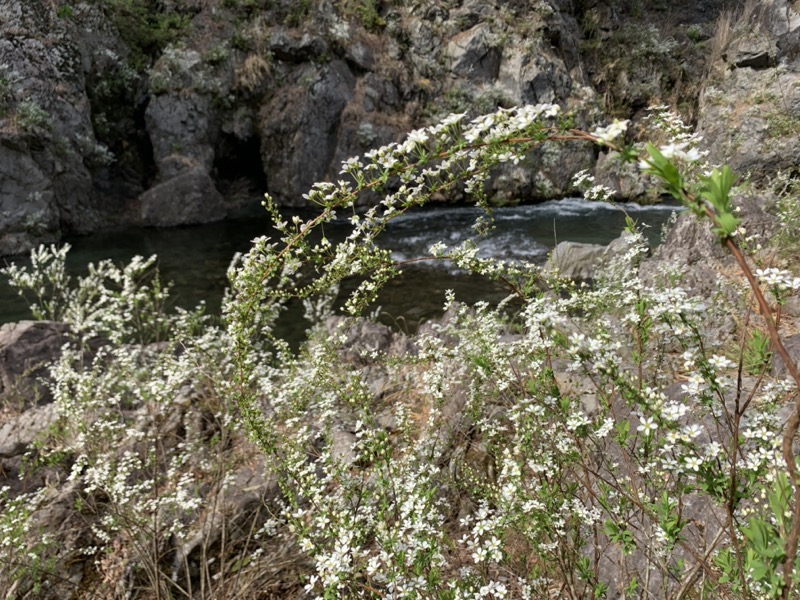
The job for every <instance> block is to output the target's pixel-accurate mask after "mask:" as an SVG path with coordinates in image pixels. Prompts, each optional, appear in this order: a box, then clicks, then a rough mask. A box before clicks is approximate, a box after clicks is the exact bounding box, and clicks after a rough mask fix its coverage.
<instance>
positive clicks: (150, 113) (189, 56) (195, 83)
mask: <svg viewBox="0 0 800 600" xmlns="http://www.w3.org/2000/svg"><path fill="white" fill-rule="evenodd" d="M218 85H221V84H220V82H215V81H213V79H212V76H211V75H210V74H209V73H208V72H207V70H206V65H205V63H204V62H203V60H202V57H201V55H200V53H199V52H197V51H196V50H189V49H183V48H170V49H168V50H167V52H165V53H164V55H163V56H162V57H161V59H160V60H159V61H158V62H157V63H156V64H155V65H154V67H153V71H152V74H151V75H150V88H151V91H153V92H154V95H153V97H152V98H151V100H150V103H149V104H148V105H147V111H146V113H145V119H146V123H147V131H148V134H149V135H150V141H151V143H152V144H153V157H154V159H155V162H156V166H157V168H158V175H159V178H160V179H161V180H162V181H166V180H168V179H170V178H171V177H174V176H176V175H178V174H179V173H183V172H185V171H187V170H189V169H192V168H195V167H200V168H202V169H204V170H205V171H206V172H210V171H211V166H212V163H213V161H214V143H215V141H216V136H217V132H218V128H219V125H218V124H217V123H215V122H214V111H213V110H212V107H211V96H210V92H212V91H213V89H214V86H218Z"/></svg>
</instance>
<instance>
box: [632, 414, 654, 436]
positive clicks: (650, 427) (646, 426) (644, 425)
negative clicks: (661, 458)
mask: <svg viewBox="0 0 800 600" xmlns="http://www.w3.org/2000/svg"><path fill="white" fill-rule="evenodd" d="M656 429H658V423H656V421H655V419H654V418H653V417H642V420H641V422H640V423H639V426H638V427H637V428H636V431H641V432H642V433H643V434H644V435H646V436H649V435H650V434H651V433H653V432H654V431H655V430H656Z"/></svg>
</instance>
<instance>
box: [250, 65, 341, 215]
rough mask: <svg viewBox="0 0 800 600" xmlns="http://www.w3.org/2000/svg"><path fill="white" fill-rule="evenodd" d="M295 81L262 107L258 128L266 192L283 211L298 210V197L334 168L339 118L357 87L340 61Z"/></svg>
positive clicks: (309, 69)
mask: <svg viewBox="0 0 800 600" xmlns="http://www.w3.org/2000/svg"><path fill="white" fill-rule="evenodd" d="M297 77H298V79H297V81H296V83H295V84H294V85H289V86H285V87H283V88H281V89H280V90H279V91H278V92H277V93H276V94H275V96H274V97H273V98H272V99H271V100H270V101H269V102H267V103H266V104H265V105H264V106H262V108H261V113H260V126H259V128H260V133H261V157H262V161H263V163H264V168H265V171H266V174H267V178H268V181H267V187H268V191H269V193H270V194H271V195H272V196H273V197H274V198H275V199H277V200H278V201H279V202H281V203H282V204H285V205H288V206H303V205H304V204H305V200H304V199H303V197H302V195H303V194H304V193H305V192H306V191H308V189H310V188H311V186H312V185H313V184H314V183H316V182H317V181H322V180H324V179H326V176H327V175H328V173H329V171H330V170H332V167H334V166H336V165H333V164H332V163H333V158H334V155H335V153H336V150H337V145H338V133H339V126H340V117H341V115H342V112H343V111H344V109H345V106H346V105H347V103H348V102H349V101H350V100H351V98H352V96H353V91H354V89H355V84H356V80H355V77H354V76H353V74H352V72H351V71H350V69H349V68H348V66H347V63H345V62H344V61H341V60H335V61H332V62H331V63H329V64H327V65H325V66H324V67H322V68H320V69H317V68H316V67H311V66H308V67H306V68H305V69H304V70H303V72H302V73H298V74H297ZM307 80H310V81H311V82H310V83H304V81H307ZM336 172H337V173H338V168H337V169H336Z"/></svg>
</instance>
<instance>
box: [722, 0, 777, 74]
mask: <svg viewBox="0 0 800 600" xmlns="http://www.w3.org/2000/svg"><path fill="white" fill-rule="evenodd" d="M766 14H767V6H766V4H765V2H764V0H745V1H744V3H743V4H742V5H741V6H739V7H735V8H726V9H725V10H723V11H722V12H721V13H720V15H719V17H718V18H717V22H716V24H715V26H714V36H713V37H712V38H711V47H710V52H709V56H708V65H709V67H710V68H713V66H714V65H716V64H719V62H720V61H721V60H722V58H723V57H724V56H725V55H726V54H727V53H728V51H729V50H730V49H731V48H732V47H734V45H735V44H736V43H737V42H738V41H739V40H741V39H743V38H744V37H745V36H746V35H747V34H748V33H750V32H756V33H759V32H760V31H761V30H762V29H763V26H764V24H765V18H766Z"/></svg>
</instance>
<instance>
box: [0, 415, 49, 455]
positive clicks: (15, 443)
mask: <svg viewBox="0 0 800 600" xmlns="http://www.w3.org/2000/svg"><path fill="white" fill-rule="evenodd" d="M57 418H58V412H57V411H56V405H55V404H47V405H45V406H38V407H36V408H31V409H29V410H26V411H25V412H24V413H22V414H20V415H19V416H17V417H16V418H14V419H11V420H10V421H7V422H5V423H3V425H2V426H0V458H11V457H14V456H19V455H20V454H23V453H24V452H26V451H27V450H29V449H30V448H31V446H32V445H33V443H34V442H35V441H36V439H37V438H38V437H39V436H40V435H42V434H43V433H44V432H45V431H47V428H48V427H50V425H52V424H53V423H55V421H56V419H57Z"/></svg>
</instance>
